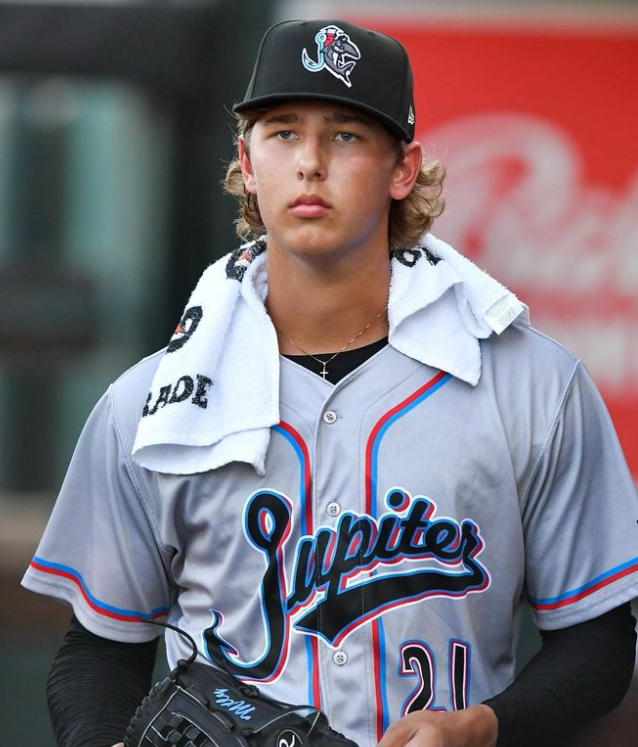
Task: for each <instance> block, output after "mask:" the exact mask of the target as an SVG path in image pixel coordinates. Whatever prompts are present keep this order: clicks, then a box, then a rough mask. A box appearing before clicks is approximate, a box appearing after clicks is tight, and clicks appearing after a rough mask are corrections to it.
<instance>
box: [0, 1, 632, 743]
mask: <svg viewBox="0 0 638 747" xmlns="http://www.w3.org/2000/svg"><path fill="white" fill-rule="evenodd" d="M388 5H389V4H388V3H382V2H373V1H371V0H367V1H366V2H363V1H361V2H356V1H355V0H349V1H348V0H341V1H340V2H338V3H337V2H325V1H324V2H322V1H320V0H317V1H316V2H314V1H311V0H305V1H304V2H296V1H295V2H274V1H273V2H267V1H266V0H252V1H251V0H226V1H222V0H218V2H215V1H214V0H209V2H206V3H205V2H203V1H201V2H191V3H186V2H173V3H170V2H158V3H144V4H141V3H134V2H130V1H129V2H119V3H117V4H116V3H108V2H100V3H99V4H94V5H92V4H89V3H73V4H63V5H59V4H57V3H55V2H53V0H49V1H48V2H46V4H42V5H41V4H38V3H0V319H1V320H2V321H1V323H0V595H1V596H0V599H1V600H2V611H3V614H2V615H1V617H0V632H1V633H2V635H1V636H0V665H1V666H0V671H1V672H2V677H1V679H0V703H2V704H3V707H2V709H1V710H0V738H1V739H2V744H3V747H18V745H20V747H22V745H26V744H29V745H35V746H37V747H52V745H53V740H52V737H51V736H50V732H49V727H48V721H47V716H46V707H45V699H44V686H45V679H46V672H47V669H48V666H49V663H50V660H51V658H52V656H53V654H54V652H55V651H56V650H57V648H58V646H59V645H60V641H61V636H62V634H63V631H64V629H65V626H66V625H67V622H68V619H69V611H68V610H67V609H66V608H64V607H63V606H62V605H60V604H59V603H56V602H53V601H50V600H48V599H45V598H41V597H37V596H35V595H33V594H30V593H28V592H26V591H23V590H22V589H21V588H20V587H19V586H18V584H19V579H20V577H21V575H22V573H23V571H24V569H25V567H26V566H27V564H28V562H29V559H30V557H31V555H32V554H33V551H34V550H35V547H36V544H37V541H38V538H39V536H40V534H41V532H42V529H43V527H44V523H45V522H46V518H47V516H48V513H49V511H50V509H51V506H52V503H53V501H54V499H55V494H56V490H57V488H58V487H59V485H60V482H61V480H62V478H63V476H64V471H65V469H66V465H67V463H68V460H69V458H70V455H71V453H72V450H73V447H74V444H75V441H76V439H77V436H78V434H79V430H80V429H81V427H82V424H83V423H84V421H85V419H86V417H87V415H88V413H89V411H90V409H91V407H92V406H93V404H94V402H95V401H96V400H97V398H98V397H99V396H100V394H101V393H102V392H103V391H104V389H105V388H106V387H107V386H108V384H109V382H111V381H112V380H113V379H114V378H116V377H117V376H118V375H119V373H121V371H123V370H124V369H125V368H127V367H128V366H130V365H132V364H133V363H135V362H136V361H137V360H138V359H139V358H141V357H142V356H144V355H147V354H149V353H151V352H153V351H155V350H156V349H158V348H160V347H162V346H163V345H164V344H166V341H167V340H168V339H169V338H170V335H171V333H172V330H173V329H174V327H175V323H176V321H177V319H178V318H179V316H180V312H181V310H182V308H183V305H184V303H185V302H186V299H187V297H188V293H189V291H190V289H191V288H192V286H193V284H194V282H195V281H196V279H197V277H198V276H199V274H200V272H201V270H202V268H203V267H204V266H205V265H206V264H207V263H209V262H210V261H212V260H213V259H215V258H216V257H218V256H220V255H222V254H224V253H226V252H227V251H229V250H230V249H231V248H232V247H233V246H234V245H235V239H234V236H233V228H232V219H233V215H234V204H233V203H232V201H231V200H230V199H229V198H227V197H225V196H222V194H221V188H220V186H219V183H220V180H221V179H222V178H223V173H224V166H225V163H226V162H227V161H228V160H229V159H230V158H231V156H232V152H233V146H232V138H231V131H230V129H229V123H230V122H231V117H230V116H229V113H228V110H229V109H230V107H231V106H232V104H233V102H234V101H235V100H237V99H238V98H240V97H241V96H242V95H243V91H244V88H245V86H246V84H247V82H248V78H249V75H250V69H251V67H252V63H253V60H254V57H255V53H256V49H257V44H258V41H259V38H260V37H261V35H262V33H263V31H264V30H265V28H267V26H268V25H269V24H270V23H272V22H274V21H276V20H280V19H282V18H294V17H307V18H311V17H346V18H349V19H351V20H355V21H358V22H361V23H363V24H364V25H369V26H372V27H374V28H378V29H379V30H382V31H388V32H390V33H392V34H393V35H395V36H397V37H398V38H399V39H401V40H402V41H403V43H404V44H405V46H406V47H407V48H408V50H409V53H410V55H411V58H412V60H413V64H414V68H415V79H416V107H417V127H418V138H419V139H420V140H421V142H422V143H423V145H424V147H425V149H426V151H428V152H429V153H431V154H433V155H437V156H439V157H440V158H442V159H443V160H444V161H445V162H446V164H447V165H448V168H449V179H448V193H447V203H448V207H447V211H446V213H445V215H444V216H443V217H442V218H441V219H439V221H438V222H437V223H436V224H435V233H436V234H437V235H438V236H440V237H441V238H443V239H445V240H447V241H450V242H451V243H453V244H454V245H455V246H456V247H457V248H459V249H460V250H462V251H463V252H465V253H466V254H467V255H468V256H470V257H472V258H473V259H475V260H476V261H477V262H478V263H479V264H481V265H482V266H483V267H485V268H486V269H487V270H488V271H490V272H492V273H493V274H495V275H496V276H497V277H498V278H499V279H500V280H502V281H503V282H504V283H505V284H507V285H509V286H510V287H511V288H512V289H513V290H515V291H516V292H517V293H518V294H519V296H520V297H521V298H522V299H523V300H524V301H526V302H527V303H528V304H529V305H530V307H531V311H532V321H533V322H534V324H535V325H536V326H537V327H539V328H540V329H541V330H543V331H545V332H547V333H549V334H551V335H553V336H556V337H557V338H558V339H559V340H560V341H561V342H563V343H564V344H565V345H567V346H568V347H569V348H570V349H572V350H573V351H574V352H575V353H577V354H578V355H580V356H581V357H582V358H583V359H584V360H585V362H586V363H587V365H588V367H589V368H590V370H591V371H592V373H593V375H594V378H595V379H596V381H597V382H598V384H599V386H600V387H601V390H602V391H603V394H604V396H605V399H606V401H607V403H608V405H609V407H610V411H611V413H612V417H613V418H614V420H615V423H616V426H617V428H618V430H619V434H620V436H621V440H622V443H623V447H624V449H625V453H626V455H627V458H628V460H629V463H630V466H631V468H632V471H633V473H634V475H635V476H636V478H637V479H638V428H637V423H638V417H637V416H638V376H637V373H638V335H636V333H635V329H636V326H637V325H636V322H637V321H638V293H637V290H638V138H636V136H635V132H634V130H635V125H634V123H635V121H636V119H637V118H638V93H637V87H636V80H638V3H635V2H628V3H615V2H603V1H602V0H600V2H587V1H585V0H581V1H580V2H578V1H577V0H572V2H553V3H547V4H543V3H529V2H521V1H517V0H500V2H497V1H495V0H490V1H489V2H488V1H480V0H473V2H471V3H470V2H459V1H457V0H447V1H446V2H444V3H443V2H438V3H437V2H429V1H427V0H413V1H412V2H409V1H407V0H404V1H403V2H399V3H396V2H395V3H392V4H391V10H388V8H387V6H388ZM123 531H125V528H123ZM536 646H537V639H536V637H535V634H534V632H533V630H532V628H531V625H530V623H529V620H527V621H526V622H525V625H524V629H523V635H522V640H521V646H520V659H521V662H522V661H524V660H525V659H526V658H528V657H529V656H530V655H531V654H532V653H533V651H534V650H535V647H536ZM636 683H637V684H636V685H635V686H634V687H633V688H632V691H631V692H630V693H629V695H628V697H627V699H626V700H625V702H624V703H623V705H622V706H621V707H620V708H619V709H618V710H617V711H616V712H615V713H614V714H612V715H611V716H610V717H608V718H607V719H605V720H603V721H602V722H600V723H599V724H596V725H595V726H594V727H593V728H592V729H590V730H588V733H587V734H584V735H581V736H580V737H579V738H578V740H576V742H575V744H578V745H585V746H587V745H591V746H593V745H599V746H600V747H602V746H604V745H611V744H613V745H615V746H616V747H623V746H624V745H633V744H635V739H636V737H635V735H636V734H637V733H638V678H637V679H636Z"/></svg>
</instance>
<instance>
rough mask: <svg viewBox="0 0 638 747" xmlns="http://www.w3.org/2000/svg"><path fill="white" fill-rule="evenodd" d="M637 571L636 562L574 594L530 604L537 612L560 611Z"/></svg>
mask: <svg viewBox="0 0 638 747" xmlns="http://www.w3.org/2000/svg"><path fill="white" fill-rule="evenodd" d="M630 562H631V561H630ZM636 571H638V563H637V562H634V563H632V564H631V565H629V564H625V565H624V566H621V567H620V570H618V571H616V572H614V569H612V570H611V571H610V572H609V573H608V574H605V576H604V578H602V579H601V580H600V581H597V582H595V583H592V584H591V585H587V584H586V585H585V586H581V587H580V588H579V589H575V590H574V591H573V592H567V593H566V594H564V595H561V596H560V597H557V598H555V599H554V600H548V601H540V600H539V601H535V600H534V599H530V600H528V601H529V603H530V606H531V607H533V608H534V609H535V610H556V609H560V608H561V607H567V606H568V605H570V604H574V603H575V602H578V601H579V600H581V599H584V598H585V597H588V596H589V595H590V594H593V593H594V592H595V591H598V590H599V589H602V588H603V587H605V586H607V585H609V584H612V583H614V582H615V581H618V579H619V578H624V577H625V576H629V575H630V574H632V573H635V572H636Z"/></svg>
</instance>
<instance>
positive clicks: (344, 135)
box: [335, 132, 359, 143]
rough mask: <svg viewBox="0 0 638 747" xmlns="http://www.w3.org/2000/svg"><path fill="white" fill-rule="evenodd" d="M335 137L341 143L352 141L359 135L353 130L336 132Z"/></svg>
mask: <svg viewBox="0 0 638 747" xmlns="http://www.w3.org/2000/svg"><path fill="white" fill-rule="evenodd" d="M335 139H336V140H338V141H339V142H341V143H354V142H355V141H356V140H358V139H359V137H358V135H355V134H354V133H353V132H338V133H337V134H336V135H335Z"/></svg>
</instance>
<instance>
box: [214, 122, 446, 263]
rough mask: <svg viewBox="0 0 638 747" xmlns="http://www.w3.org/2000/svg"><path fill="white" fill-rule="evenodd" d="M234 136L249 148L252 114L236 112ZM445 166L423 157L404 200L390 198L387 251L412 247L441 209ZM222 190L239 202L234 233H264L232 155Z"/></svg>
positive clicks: (251, 235) (256, 207)
mask: <svg viewBox="0 0 638 747" xmlns="http://www.w3.org/2000/svg"><path fill="white" fill-rule="evenodd" d="M236 117H237V139H239V138H240V137H243V138H244V140H245V141H246V147H247V148H248V147H249V143H250V133H251V130H252V128H253V126H254V124H255V122H256V121H257V119H256V117H255V116H254V115H253V116H245V115H244V116H242V115H236ZM396 147H397V161H398V160H399V158H401V156H402V155H403V147H404V146H403V143H402V142H401V141H400V140H398V139H397V140H396ZM445 174H446V169H445V166H444V165H443V164H442V163H441V161H439V160H438V159H437V158H430V157H424V158H423V161H422V163H421V169H420V171H419V175H418V176H417V179H416V182H415V183H414V187H412V191H411V192H410V194H409V195H408V196H407V197H405V198H404V199H403V200H393V201H392V204H391V206H390V219H389V222H388V243H389V245H390V250H391V251H392V250H393V249H399V248H409V247H412V246H414V245H415V244H416V243H417V241H418V239H419V236H421V234H422V233H424V232H425V231H428V230H429V229H430V227H431V225H432V223H433V221H434V219H435V218H438V217H439V215H441V213H442V212H443V210H444V208H445V200H444V199H443V181H444V179H445ZM224 189H225V191H226V192H227V193H228V194H230V195H232V196H233V197H235V198H236V199H237V200H238V202H239V218H237V220H236V221H235V226H236V230H237V235H238V236H239V237H240V238H241V239H242V240H244V241H249V240H251V239H254V238H257V237H258V236H261V235H262V234H264V233H266V227H265V226H264V223H263V220H262V218H261V213H260V212H259V203H258V201H257V196H256V195H254V194H251V193H250V192H248V191H246V187H245V185H244V180H243V177H242V173H241V166H240V163H239V159H238V158H235V159H234V160H233V161H232V162H231V163H230V164H229V166H228V169H227V170H226V178H225V180H224Z"/></svg>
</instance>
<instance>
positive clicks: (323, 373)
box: [319, 363, 328, 381]
mask: <svg viewBox="0 0 638 747" xmlns="http://www.w3.org/2000/svg"><path fill="white" fill-rule="evenodd" d="M321 365H322V366H323V368H322V369H321V371H320V372H319V375H320V376H323V380H324V381H325V380H326V376H327V375H328V369H327V368H326V364H325V363H322V364H321Z"/></svg>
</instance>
